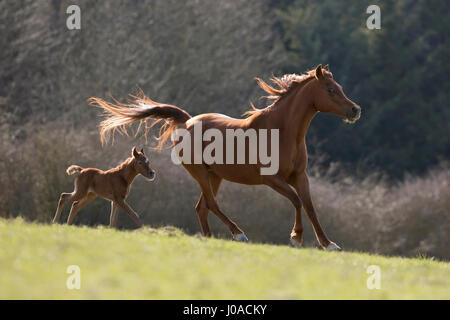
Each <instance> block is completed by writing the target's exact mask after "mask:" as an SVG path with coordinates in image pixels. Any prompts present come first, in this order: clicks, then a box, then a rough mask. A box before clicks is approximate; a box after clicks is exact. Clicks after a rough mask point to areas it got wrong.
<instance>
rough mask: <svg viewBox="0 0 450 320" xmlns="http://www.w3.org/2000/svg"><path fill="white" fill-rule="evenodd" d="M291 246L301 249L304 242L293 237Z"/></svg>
mask: <svg viewBox="0 0 450 320" xmlns="http://www.w3.org/2000/svg"><path fill="white" fill-rule="evenodd" d="M291 245H292V246H294V247H298V248H300V247H301V246H302V241H298V240H297V239H296V238H295V237H291Z"/></svg>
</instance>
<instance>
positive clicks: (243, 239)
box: [233, 233, 248, 242]
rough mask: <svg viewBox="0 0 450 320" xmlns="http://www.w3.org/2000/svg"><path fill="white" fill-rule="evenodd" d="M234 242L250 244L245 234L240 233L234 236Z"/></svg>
mask: <svg viewBox="0 0 450 320" xmlns="http://www.w3.org/2000/svg"><path fill="white" fill-rule="evenodd" d="M233 239H234V241H238V242H248V238H247V236H246V235H245V234H243V233H239V234H236V235H234V236H233Z"/></svg>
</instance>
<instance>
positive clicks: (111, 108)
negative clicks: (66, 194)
mask: <svg viewBox="0 0 450 320" xmlns="http://www.w3.org/2000/svg"><path fill="white" fill-rule="evenodd" d="M131 97H132V100H131V101H130V102H129V103H128V104H124V103H121V102H119V101H117V100H115V99H114V98H113V100H114V102H107V101H105V100H102V99H100V98H95V97H92V98H90V99H89V103H90V105H92V106H95V107H98V108H102V109H103V110H104V111H105V114H106V118H105V119H104V120H103V121H102V122H101V123H100V137H101V141H102V144H103V143H104V142H105V141H106V142H107V141H108V138H109V135H110V133H111V131H112V134H114V132H115V131H116V130H118V131H119V132H121V133H124V134H128V133H127V129H126V126H127V125H129V124H132V123H134V122H137V121H139V127H138V129H137V131H139V129H140V128H141V125H142V123H144V125H145V135H147V134H148V132H149V130H150V129H151V128H152V127H153V126H154V125H156V124H158V123H160V122H162V121H165V123H164V124H163V125H162V126H161V128H160V130H159V135H158V140H159V142H158V146H157V149H159V150H161V149H162V147H163V145H164V142H166V141H167V139H168V138H169V137H170V136H171V134H172V132H173V131H174V130H175V129H176V128H177V127H178V126H179V125H182V124H184V123H185V122H186V121H188V120H189V119H191V118H192V117H191V115H190V114H189V113H187V112H186V111H184V110H183V109H181V108H178V107H176V106H173V105H169V104H163V103H159V102H155V101H153V100H151V99H150V98H149V97H147V96H146V95H145V94H144V93H143V92H142V91H140V92H139V94H138V96H131ZM136 133H137V132H136Z"/></svg>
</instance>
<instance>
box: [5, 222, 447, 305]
mask: <svg viewBox="0 0 450 320" xmlns="http://www.w3.org/2000/svg"><path fill="white" fill-rule="evenodd" d="M0 239H1V242H0V299H432V298H437V299H450V264H449V263H446V262H439V261H433V260H430V259H405V258H397V257H382V256H376V255H369V254H363V253H346V252H340V253H329V252H324V251H321V250H317V249H296V248H290V247H288V246H273V245H261V244H242V243H235V242H232V241H225V240H219V239H202V238H199V237H192V236H187V235H185V234H183V233H182V232H181V231H179V230H177V229H174V228H164V229H151V228H148V227H146V228H143V229H141V230H138V231H116V230H112V229H109V228H104V227H99V228H88V227H68V226H66V225H39V224H30V223H25V222H24V221H22V220H20V219H17V220H10V221H6V220H0ZM69 265H77V266H79V267H80V271H81V277H80V279H81V288H80V289H79V290H69V289H67V287H66V281H67V279H68V277H69V276H70V274H68V273H67V268H68V266H69ZM369 265H377V266H379V267H380V270H381V288H380V289H379V290H369V289H368V288H367V285H366V282H367V279H368V277H369V276H370V274H368V273H367V267H368V266H369Z"/></svg>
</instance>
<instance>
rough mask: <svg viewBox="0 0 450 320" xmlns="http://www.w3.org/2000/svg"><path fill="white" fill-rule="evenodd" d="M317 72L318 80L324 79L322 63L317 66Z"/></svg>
mask: <svg viewBox="0 0 450 320" xmlns="http://www.w3.org/2000/svg"><path fill="white" fill-rule="evenodd" d="M315 73H316V79H317V80H322V79H323V73H322V65H321V64H319V65H318V66H317V67H316V71H315Z"/></svg>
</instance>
